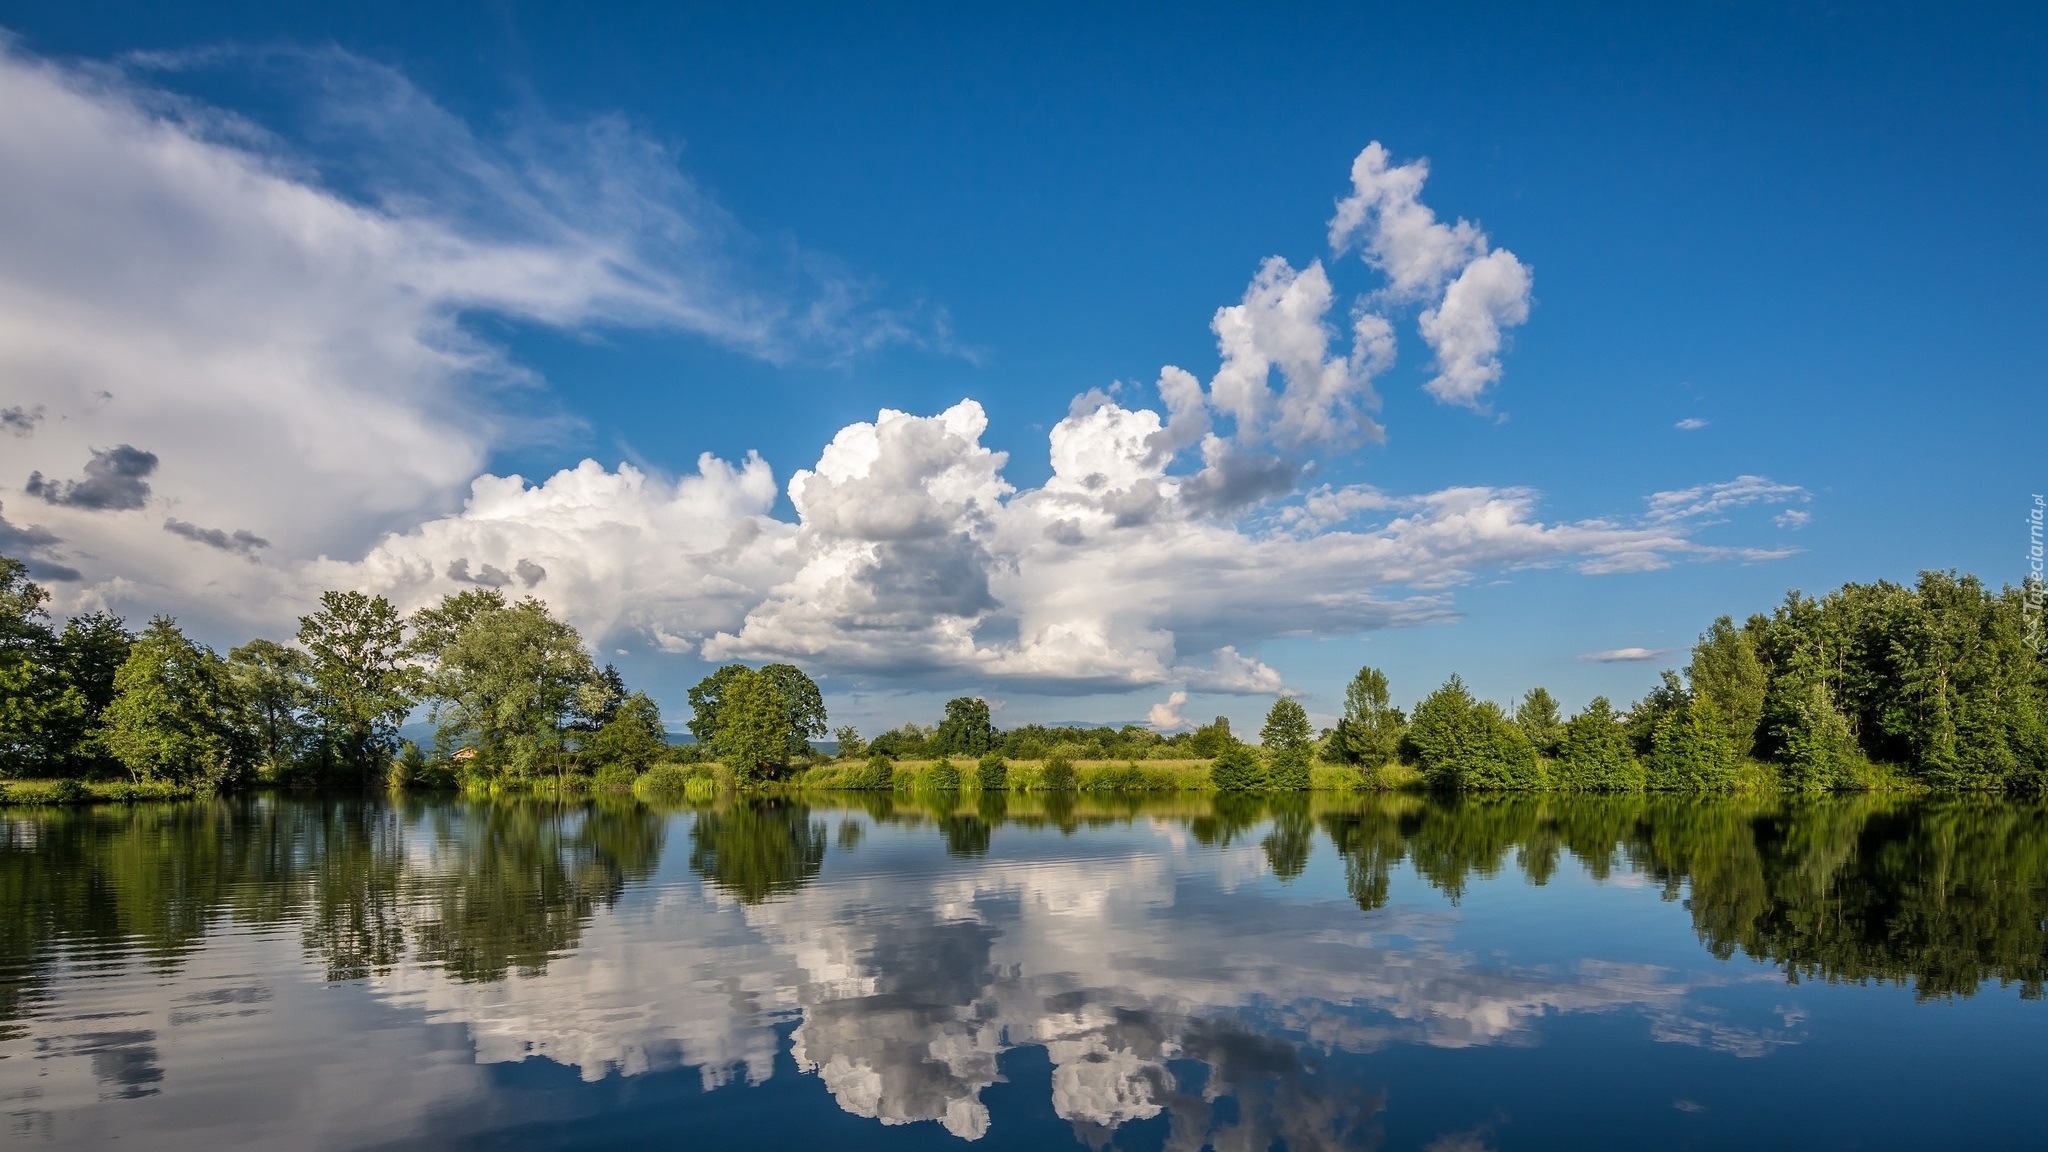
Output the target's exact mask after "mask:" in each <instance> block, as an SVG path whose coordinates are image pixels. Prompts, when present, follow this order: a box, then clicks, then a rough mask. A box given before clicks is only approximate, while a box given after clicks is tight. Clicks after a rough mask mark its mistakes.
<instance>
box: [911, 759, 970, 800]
mask: <svg viewBox="0 0 2048 1152" xmlns="http://www.w3.org/2000/svg"><path fill="white" fill-rule="evenodd" d="M918 785H919V787H921V788H923V789H924V790H925V791H927V792H958V791H959V790H960V766H959V765H957V764H955V763H953V762H952V761H951V760H940V761H939V762H938V763H936V764H933V765H932V766H931V767H929V768H926V769H925V770H924V773H923V774H922V775H921V776H920V777H919V778H918Z"/></svg>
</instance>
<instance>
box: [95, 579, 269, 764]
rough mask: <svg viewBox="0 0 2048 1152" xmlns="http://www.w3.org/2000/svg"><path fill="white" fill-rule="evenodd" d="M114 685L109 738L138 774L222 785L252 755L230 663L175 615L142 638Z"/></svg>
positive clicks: (108, 743)
mask: <svg viewBox="0 0 2048 1152" xmlns="http://www.w3.org/2000/svg"><path fill="white" fill-rule="evenodd" d="M114 685H115V695H114V699H113V702H112V703H110V704H109V705H108V706H107V710H106V732H105V736H104V740H105V742H106V746H107V749H108V750H109V751H110V752H112V753H113V755H114V756H115V758H116V759H118V760H119V761H120V762H121V763H122V764H124V765H126V766H127V768H128V770H129V772H131V773H133V774H134V776H135V778H136V779H137V780H143V781H150V780H169V781H172V782H174V783H178V784H190V785H196V786H200V787H206V788H218V787H222V786H225V785H228V784H231V783H234V782H235V781H236V780H237V779H238V778H239V777H240V776H241V774H242V772H243V771H244V770H245V769H247V768H248V767H249V765H250V764H251V762H252V761H253V759H254V757H253V754H252V752H253V749H252V742H251V741H250V740H249V738H248V736H247V735H246V733H245V732H244V731H243V730H242V728H241V726H240V724H239V723H238V722H239V720H240V718H241V717H240V714H241V708H242V705H241V700H240V697H239V695H238V694H237V693H236V691H235V685H234V679H233V677H231V676H230V675H229V674H228V669H227V664H226V663H225V662H224V661H222V660H221V658H220V657H218V656H216V655H214V654H213V652H212V651H211V650H209V649H207V648H204V647H202V646H200V645H198V644H195V643H193V642H192V641H191V640H190V639H188V638H186V636H185V634H184V633H183V632H181V631H179V629H178V626H177V624H176V623H175V622H174V621H172V620H171V619H170V618H169V617H167V616H159V617H157V618H156V619H154V620H152V621H150V623H149V627H148V628H147V629H145V630H144V631H143V633H142V635H141V636H139V637H137V638H136V640H135V643H134V645H133V646H132V647H131V648H130V649H129V653H128V659H127V660H126V661H125V662H123V663H122V665H121V668H120V670H119V671H118V672H116V673H115V675H114Z"/></svg>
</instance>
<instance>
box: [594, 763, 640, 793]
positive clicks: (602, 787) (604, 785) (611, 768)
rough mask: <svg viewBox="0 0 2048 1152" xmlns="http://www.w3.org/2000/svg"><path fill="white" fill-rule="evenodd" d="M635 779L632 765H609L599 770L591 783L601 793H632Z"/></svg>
mask: <svg viewBox="0 0 2048 1152" xmlns="http://www.w3.org/2000/svg"><path fill="white" fill-rule="evenodd" d="M635 779H637V777H635V776H634V774H633V766H632V765H630V764H607V765H605V766H604V767H602V768H599V769H598V770H597V775H596V777H595V778H594V779H593V780H592V781H591V783H592V784H593V785H594V786H595V787H596V788H597V790H598V791H600V792H631V791H632V790H633V781H634V780H635Z"/></svg>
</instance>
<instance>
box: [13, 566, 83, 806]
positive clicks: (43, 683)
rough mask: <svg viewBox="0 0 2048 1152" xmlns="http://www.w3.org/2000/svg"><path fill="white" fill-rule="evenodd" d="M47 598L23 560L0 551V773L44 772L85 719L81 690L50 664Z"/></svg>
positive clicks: (51, 639) (50, 646) (52, 643)
mask: <svg viewBox="0 0 2048 1152" xmlns="http://www.w3.org/2000/svg"><path fill="white" fill-rule="evenodd" d="M49 598H50V594H49V592H48V591H47V590H46V589H44V588H43V586H42V585H40V584H37V583H35V582H33V581H31V580H30V579H29V578H28V567H27V565H24V564H23V563H21V562H20V561H18V560H14V559H11V558H9V557H6V556H0V776H22V775H27V774H29V773H40V772H43V771H47V770H48V769H49V768H50V767H51V766H52V765H53V762H54V761H55V760H57V759H58V758H59V757H60V756H61V755H62V754H63V752H64V750H65V742H66V739H67V737H68V736H69V734H71V733H74V732H76V731H77V730H78V729H79V728H80V727H81V726H82V725H85V724H87V723H88V722H89V720H90V713H89V710H88V708H87V704H86V700H85V697H84V695H83V694H82V693H81V692H80V691H79V690H78V688H77V687H76V686H74V685H73V684H71V683H70V682H69V681H68V680H67V679H66V678H65V677H64V676H63V675H61V674H60V673H59V672H58V671H57V669H56V668H54V667H53V666H52V662H51V659H50V656H51V651H52V649H53V648H54V647H55V643H54V638H53V637H52V635H51V633H50V628H49V625H48V624H47V623H46V622H45V617H46V613H45V612H44V610H43V604H44V603H45V602H46V601H48V600H49Z"/></svg>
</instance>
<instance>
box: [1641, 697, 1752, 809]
mask: <svg viewBox="0 0 2048 1152" xmlns="http://www.w3.org/2000/svg"><path fill="white" fill-rule="evenodd" d="M1734 784H1735V749H1734V747H1733V745H1732V744H1731V743H1730V742H1729V739H1728V729H1727V726H1726V725H1725V724H1724V723H1722V720H1721V714H1720V711H1719V710H1718V709H1716V708H1715V707H1714V703H1713V701H1712V700H1710V699H1708V698H1707V697H1704V696H1700V697H1695V698H1693V699H1692V700H1689V701H1687V702H1686V703H1685V704H1684V705H1683V706H1682V707H1680V708H1677V709H1675V710H1672V711H1670V712H1667V713H1665V714H1664V715H1663V716H1662V717H1661V718H1660V719H1658V721H1657V727H1656V729H1655V730H1654V731H1653V732H1652V734H1651V737H1650V771H1649V786H1650V787H1651V788H1653V789H1656V790H1659V791H1665V792H1725V791H1727V790H1728V789H1729V788H1731V787H1733V786H1734Z"/></svg>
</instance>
